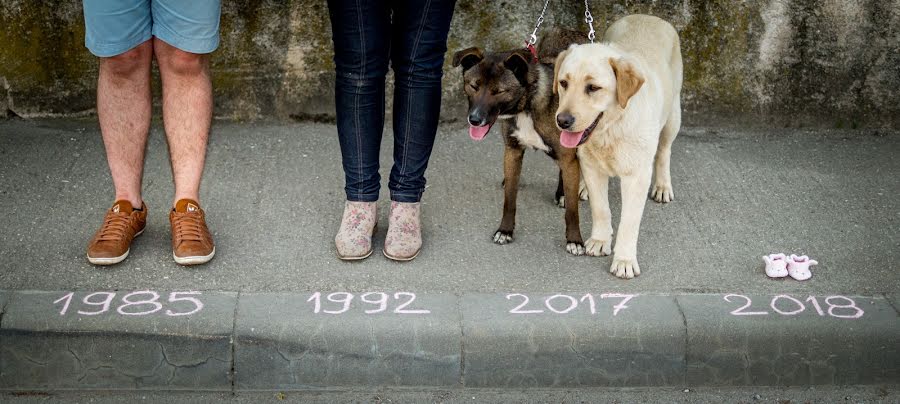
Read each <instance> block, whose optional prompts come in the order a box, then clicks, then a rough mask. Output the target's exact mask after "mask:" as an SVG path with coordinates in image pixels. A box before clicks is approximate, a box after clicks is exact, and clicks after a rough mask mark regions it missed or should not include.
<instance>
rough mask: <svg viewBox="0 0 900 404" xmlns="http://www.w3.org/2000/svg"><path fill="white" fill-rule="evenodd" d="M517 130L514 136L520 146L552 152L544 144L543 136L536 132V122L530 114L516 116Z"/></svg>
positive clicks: (522, 113)
mask: <svg viewBox="0 0 900 404" xmlns="http://www.w3.org/2000/svg"><path fill="white" fill-rule="evenodd" d="M516 128H517V129H516V131H515V132H513V134H512V135H513V136H514V137H515V138H516V139H517V140H518V141H519V144H521V145H522V146H526V147H531V148H533V149H538V150H543V151H545V152H550V147H549V146H547V144H546V143H544V139H541V135H538V133H537V131H536V130H534V121H533V120H532V119H531V117H530V116H528V114H526V113H524V112H521V113H519V114H517V115H516Z"/></svg>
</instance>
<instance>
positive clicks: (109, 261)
mask: <svg viewBox="0 0 900 404" xmlns="http://www.w3.org/2000/svg"><path fill="white" fill-rule="evenodd" d="M144 229H146V227H145V228H144ZM144 229H141V231H139V232H137V233H134V238H137V237H138V236H140V235H141V234H143V233H144ZM133 241H134V239H132V242H133ZM130 252H131V247H130V246H129V247H128V250H125V254H122V255H120V256H118V257H111V258H109V257H107V258H93V257H91V256H90V255H88V256H87V259H88V262H90V263H91V264H94V265H101V266H106V265H115V264H118V263H120V262H122V261H125V258H128V253H130Z"/></svg>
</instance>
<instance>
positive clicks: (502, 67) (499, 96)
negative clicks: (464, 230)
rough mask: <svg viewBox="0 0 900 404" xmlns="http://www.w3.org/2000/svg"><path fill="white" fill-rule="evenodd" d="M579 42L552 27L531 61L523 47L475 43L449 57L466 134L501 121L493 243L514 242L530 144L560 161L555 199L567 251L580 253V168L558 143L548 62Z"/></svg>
mask: <svg viewBox="0 0 900 404" xmlns="http://www.w3.org/2000/svg"><path fill="white" fill-rule="evenodd" d="M569 38H571V39H569ZM583 42H585V38H584V37H583V35H582V34H580V33H574V32H571V31H562V30H557V31H553V32H551V33H550V34H548V35H547V36H545V37H544V38H542V40H541V43H540V44H539V46H538V49H539V50H540V51H539V55H538V59H539V60H538V61H533V60H532V59H533V58H532V55H531V53H530V52H529V51H527V50H524V49H521V50H515V51H508V52H494V53H485V52H483V51H482V50H481V49H479V48H477V47H474V48H468V49H464V50H461V51H459V52H456V54H455V55H454V56H453V66H454V67H457V66H462V69H463V86H464V91H465V93H466V96H467V98H468V100H469V116H468V121H469V125H470V126H469V136H470V137H471V138H472V139H474V140H482V139H484V137H485V136H487V133H488V132H489V131H490V129H491V127H492V126H493V125H494V123H496V122H497V120H498V119H499V120H500V121H501V123H502V133H503V139H504V142H505V144H506V149H505V152H504V156H503V187H504V200H503V218H502V219H501V220H500V227H499V228H498V229H497V231H496V232H495V233H494V237H493V240H494V242H495V243H497V244H507V243H510V242H512V241H513V230H514V229H515V226H516V197H517V193H518V190H519V174H520V173H521V170H522V158H523V156H524V155H525V149H526V148H531V149H536V150H541V151H543V152H545V153H547V155H549V156H550V157H551V158H553V159H554V160H556V162H557V164H558V165H559V170H560V171H559V182H558V184H557V189H556V201H557V203H558V204H559V205H561V206H564V207H565V209H566V213H565V222H566V251H568V252H569V253H571V254H573V255H582V254H584V243H583V241H582V238H581V228H580V226H579V219H578V200H579V183H580V181H581V169H580V166H579V164H578V160H577V157H576V153H575V149H571V148H565V147H562V145H560V143H559V139H560V137H559V133H560V130H559V129H558V128H557V127H556V109H557V106H558V100H557V97H556V96H555V95H554V94H553V63H552V61H553V60H554V59H555V57H556V55H557V54H558V53H559V52H560V51H562V50H564V49H565V48H566V47H567V46H568V45H570V44H572V43H583ZM545 61H550V63H545Z"/></svg>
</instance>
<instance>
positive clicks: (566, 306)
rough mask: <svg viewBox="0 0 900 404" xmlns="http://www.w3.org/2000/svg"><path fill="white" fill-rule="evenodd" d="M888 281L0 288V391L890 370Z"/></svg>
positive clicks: (882, 377)
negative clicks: (458, 291)
mask: <svg viewBox="0 0 900 404" xmlns="http://www.w3.org/2000/svg"><path fill="white" fill-rule="evenodd" d="M896 297H897V296H827V295H822V296H819V295H816V296H806V295H804V296H799V295H797V296H789V295H778V296H754V295H748V296H743V295H736V294H727V295H723V294H688V295H677V296H675V295H672V296H668V295H628V294H617V293H611V292H604V293H600V292H597V293H594V292H591V293H563V294H542V293H510V294H505V295H498V294H462V295H453V294H439V293H435V294H417V293H412V292H384V293H382V292H363V293H343V292H337V293H324V292H323V293H319V292H313V293H242V294H238V293H233V292H214V291H208V292H197V291H175V292H156V291H136V292H129V291H109V292H45V291H0V390H13V391H51V390H104V389H130V390H180V389H190V390H224V391H228V390H231V391H253V390H309V389H341V388H351V387H382V386H391V387H412V386H431V387H442V388H458V387H490V388H502V387H520V388H521V387H592V386H598V387H599V386H619V387H638V386H684V387H701V386H736V385H766V386H788V385H832V384H835V385H846V384H882V383H898V382H900V314H898V313H900V312H898V310H897V308H896V306H892V305H891V302H889V299H891V298H894V299H896ZM894 303H896V300H895V301H894Z"/></svg>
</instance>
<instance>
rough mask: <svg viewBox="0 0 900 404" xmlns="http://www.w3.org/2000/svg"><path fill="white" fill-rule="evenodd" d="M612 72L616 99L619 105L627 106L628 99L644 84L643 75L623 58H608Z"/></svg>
mask: <svg viewBox="0 0 900 404" xmlns="http://www.w3.org/2000/svg"><path fill="white" fill-rule="evenodd" d="M609 65H610V66H612V69H613V73H614V74H615V75H616V100H617V101H618V102H619V106H620V107H622V108H625V107H627V106H628V100H630V99H631V97H632V96H633V95H635V94H636V93H637V92H638V90H640V89H641V86H642V85H644V77H643V76H641V74H640V73H638V71H637V70H635V68H634V65H632V64H631V62H628V61H626V60H624V59H613V58H610V59H609Z"/></svg>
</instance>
